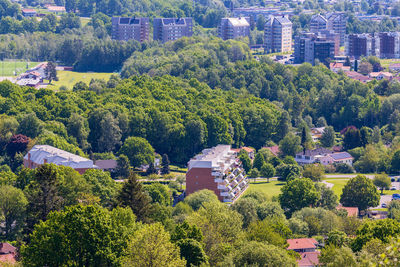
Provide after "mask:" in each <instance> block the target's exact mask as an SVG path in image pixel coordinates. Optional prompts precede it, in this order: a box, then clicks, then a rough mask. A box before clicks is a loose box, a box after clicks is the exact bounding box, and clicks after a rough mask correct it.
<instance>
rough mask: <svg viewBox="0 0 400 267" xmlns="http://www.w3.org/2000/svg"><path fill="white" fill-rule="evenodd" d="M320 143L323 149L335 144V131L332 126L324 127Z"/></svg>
mask: <svg viewBox="0 0 400 267" xmlns="http://www.w3.org/2000/svg"><path fill="white" fill-rule="evenodd" d="M320 142H321V145H322V146H323V147H332V146H333V145H334V144H335V130H334V129H333V127H332V126H328V127H325V130H324V133H323V134H322V136H321V140H320Z"/></svg>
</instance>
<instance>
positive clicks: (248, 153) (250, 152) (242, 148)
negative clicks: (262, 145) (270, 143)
mask: <svg viewBox="0 0 400 267" xmlns="http://www.w3.org/2000/svg"><path fill="white" fill-rule="evenodd" d="M231 150H232V151H233V152H235V153H236V155H237V154H239V152H240V151H241V150H244V151H246V152H247V155H249V158H250V159H254V156H255V150H254V148H251V147H247V146H243V147H241V148H232V149H231Z"/></svg>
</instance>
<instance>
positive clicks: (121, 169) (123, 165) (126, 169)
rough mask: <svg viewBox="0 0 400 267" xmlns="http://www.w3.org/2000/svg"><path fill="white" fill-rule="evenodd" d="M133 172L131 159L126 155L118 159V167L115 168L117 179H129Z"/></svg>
mask: <svg viewBox="0 0 400 267" xmlns="http://www.w3.org/2000/svg"><path fill="white" fill-rule="evenodd" d="M130 172H131V165H130V164H129V159H128V157H127V156H125V155H124V154H121V155H119V157H118V159H117V167H116V168H115V175H116V176H117V177H124V178H128V176H129V174H130Z"/></svg>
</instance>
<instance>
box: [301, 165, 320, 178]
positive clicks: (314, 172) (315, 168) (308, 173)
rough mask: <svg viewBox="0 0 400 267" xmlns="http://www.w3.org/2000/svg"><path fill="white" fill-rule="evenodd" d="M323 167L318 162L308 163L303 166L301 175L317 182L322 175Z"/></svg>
mask: <svg viewBox="0 0 400 267" xmlns="http://www.w3.org/2000/svg"><path fill="white" fill-rule="evenodd" d="M324 171H325V170H324V167H323V166H322V165H320V164H308V165H305V166H304V170H303V177H305V178H310V179H311V180H313V181H314V182H319V181H321V180H322V178H323V177H324Z"/></svg>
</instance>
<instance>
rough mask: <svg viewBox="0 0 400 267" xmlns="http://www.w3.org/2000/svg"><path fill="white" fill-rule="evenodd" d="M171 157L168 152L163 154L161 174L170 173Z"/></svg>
mask: <svg viewBox="0 0 400 267" xmlns="http://www.w3.org/2000/svg"><path fill="white" fill-rule="evenodd" d="M169 163H170V162H169V158H168V155H167V154H164V155H163V156H162V169H161V174H169V173H170V171H169Z"/></svg>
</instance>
